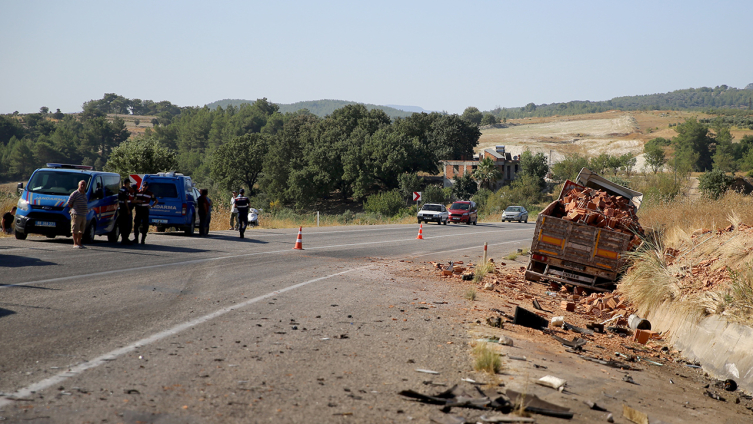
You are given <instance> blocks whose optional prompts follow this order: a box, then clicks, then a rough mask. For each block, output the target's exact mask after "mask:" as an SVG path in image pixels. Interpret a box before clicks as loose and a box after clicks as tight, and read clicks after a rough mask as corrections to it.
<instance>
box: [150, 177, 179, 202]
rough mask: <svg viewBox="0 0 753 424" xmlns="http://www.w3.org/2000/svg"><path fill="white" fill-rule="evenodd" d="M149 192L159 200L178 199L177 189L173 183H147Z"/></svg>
mask: <svg viewBox="0 0 753 424" xmlns="http://www.w3.org/2000/svg"><path fill="white" fill-rule="evenodd" d="M149 191H151V192H152V193H154V195H155V196H157V197H158V198H160V199H164V198H167V199H175V198H177V197H178V188H177V186H176V185H175V183H154V182H151V181H150V182H149Z"/></svg>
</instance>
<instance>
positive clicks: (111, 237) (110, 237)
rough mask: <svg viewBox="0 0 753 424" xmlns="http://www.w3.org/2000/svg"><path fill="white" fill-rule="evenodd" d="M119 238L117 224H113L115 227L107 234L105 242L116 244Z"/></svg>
mask: <svg viewBox="0 0 753 424" xmlns="http://www.w3.org/2000/svg"><path fill="white" fill-rule="evenodd" d="M119 237H120V227H118V223H117V222H116V223H115V226H114V227H113V228H112V231H110V232H109V233H107V241H109V242H110V243H117V241H118V238H119Z"/></svg>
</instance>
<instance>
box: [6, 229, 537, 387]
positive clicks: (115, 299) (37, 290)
mask: <svg viewBox="0 0 753 424" xmlns="http://www.w3.org/2000/svg"><path fill="white" fill-rule="evenodd" d="M417 229H418V226H417V225H392V226H353V227H351V226H348V227H327V228H324V227H322V228H305V229H304V231H303V234H304V236H303V246H304V249H305V250H303V251H295V250H292V247H293V244H294V242H295V237H296V234H297V230H292V229H291V230H261V229H255V230H253V231H249V232H248V233H247V236H248V238H247V239H244V240H240V239H239V238H237V233H234V232H231V231H225V232H218V233H215V234H213V235H212V236H211V237H207V238H198V237H194V238H188V237H183V236H181V235H175V234H150V236H149V237H148V238H147V242H149V244H147V245H145V246H131V247H121V246H119V245H112V244H109V243H105V242H97V243H94V244H93V245H91V246H90V248H89V249H86V250H74V249H72V248H71V247H70V241H69V240H47V239H31V238H30V239H29V240H26V241H17V240H14V239H7V238H6V239H2V240H0V273H1V275H2V278H1V279H0V324H2V331H0V358H2V361H0V392H4V393H11V392H13V391H15V390H18V389H20V388H23V387H29V386H30V385H33V384H35V383H38V382H40V381H43V380H45V379H49V378H50V376H51V375H55V374H56V372H57V371H56V370H66V369H68V368H70V367H71V366H75V365H76V364H81V363H84V362H85V361H90V360H92V358H97V357H99V356H101V355H105V354H108V353H111V352H114V351H117V349H122V348H123V347H127V346H130V345H132V344H133V343H135V342H136V341H138V340H144V339H148V338H149V337H150V336H153V335H155V334H159V333H160V332H165V331H171V329H174V328H176V327H179V326H181V325H184V324H185V323H188V322H192V320H196V319H197V317H205V316H209V315H211V314H213V313H217V311H223V310H227V308H231V309H232V308H233V307H234V306H235V305H242V307H243V308H245V309H251V310H253V308H256V307H259V305H261V304H263V303H264V302H263V301H262V300H261V299H264V300H266V299H267V298H265V297H264V296H271V295H274V293H275V292H276V291H279V290H284V289H286V288H291V287H296V285H299V284H304V283H306V284H305V285H307V284H309V283H307V282H311V283H310V284H319V282H318V281H323V280H317V279H320V278H325V279H326V278H335V279H336V278H343V275H339V276H338V274H340V273H342V272H351V271H352V270H357V269H359V268H363V267H364V266H371V267H374V266H377V263H378V262H379V261H380V260H384V259H393V260H394V259H410V258H416V257H420V258H421V259H422V260H428V259H430V258H431V259H446V258H448V257H455V258H457V257H458V256H459V255H464V254H470V255H471V256H475V257H478V256H479V255H480V254H481V246H483V243H484V242H487V243H489V245H490V247H489V254H490V255H491V256H492V257H496V258H499V257H500V256H502V255H505V254H507V253H509V252H511V251H514V250H515V249H516V248H518V247H527V246H528V245H529V244H530V238H531V234H532V230H533V225H532V224H527V225H526V224H517V225H516V224H479V225H478V226H465V225H459V226H458V225H448V226H438V225H426V226H424V240H416V239H415V238H416V232H417ZM375 261H376V262H375ZM356 274H357V272H354V273H353V274H352V275H356ZM333 276H336V277H333ZM301 287H303V286H301ZM296 289H297V287H296ZM341 290H343V288H341ZM340 293H343V292H340ZM353 295H355V294H353ZM249 299H250V300H254V299H259V300H257V301H254V303H247V302H249V301H250V300H249ZM317 300H318V301H321V300H322V299H317ZM244 302H246V303H244ZM285 308H286V309H289V310H306V299H305V297H304V298H303V299H301V300H300V301H299V302H297V303H291V304H286V305H285ZM212 319H214V318H212ZM196 325H197V326H199V325H206V324H204V322H201V323H198V324H196ZM61 372H62V371H61Z"/></svg>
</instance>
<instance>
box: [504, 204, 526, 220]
mask: <svg viewBox="0 0 753 424" xmlns="http://www.w3.org/2000/svg"><path fill="white" fill-rule="evenodd" d="M504 221H508V222H510V221H518V222H528V211H527V210H526V208H524V207H523V206H509V207H508V208H507V209H505V211H504V212H502V222H504Z"/></svg>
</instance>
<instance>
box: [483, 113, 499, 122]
mask: <svg viewBox="0 0 753 424" xmlns="http://www.w3.org/2000/svg"><path fill="white" fill-rule="evenodd" d="M497 122H499V119H497V117H496V116H494V115H492V114H491V113H485V114H484V117H483V118H481V125H494V124H496V123H497Z"/></svg>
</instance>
